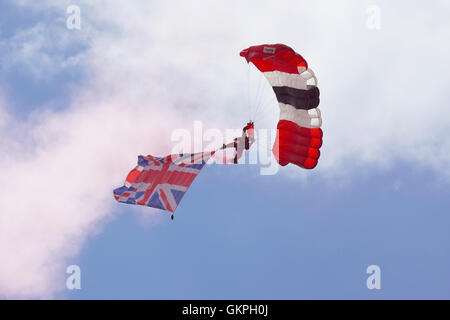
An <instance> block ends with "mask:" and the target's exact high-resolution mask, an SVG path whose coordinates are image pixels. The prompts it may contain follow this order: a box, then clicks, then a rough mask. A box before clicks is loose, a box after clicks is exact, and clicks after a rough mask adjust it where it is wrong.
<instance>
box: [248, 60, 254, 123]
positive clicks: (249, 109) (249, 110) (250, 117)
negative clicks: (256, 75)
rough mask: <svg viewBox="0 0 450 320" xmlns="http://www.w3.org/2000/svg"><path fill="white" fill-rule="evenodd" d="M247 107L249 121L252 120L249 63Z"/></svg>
mask: <svg viewBox="0 0 450 320" xmlns="http://www.w3.org/2000/svg"><path fill="white" fill-rule="evenodd" d="M247 106H248V116H249V119H250V120H252V119H253V118H252V117H253V115H252V105H251V101H250V62H249V63H248V64H247Z"/></svg>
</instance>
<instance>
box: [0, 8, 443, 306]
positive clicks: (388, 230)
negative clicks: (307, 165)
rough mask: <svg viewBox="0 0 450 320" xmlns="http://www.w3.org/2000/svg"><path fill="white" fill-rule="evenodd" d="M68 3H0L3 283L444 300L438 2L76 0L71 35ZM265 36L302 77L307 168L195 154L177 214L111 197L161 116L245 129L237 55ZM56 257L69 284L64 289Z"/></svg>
mask: <svg viewBox="0 0 450 320" xmlns="http://www.w3.org/2000/svg"><path fill="white" fill-rule="evenodd" d="M69 4H72V3H69V2H67V3H64V1H62V2H61V1H59V2H58V1H52V0H48V1H43V2H42V3H41V4H39V5H38V4H35V3H33V2H31V1H23V2H21V3H20V4H14V3H13V2H12V1H6V2H3V3H2V4H0V11H1V12H6V13H7V14H4V15H2V17H1V18H0V51H1V54H0V63H1V65H0V69H1V73H0V134H1V135H2V139H1V140H0V155H1V156H2V160H1V161H0V168H1V173H0V186H1V187H2V191H3V192H1V193H2V194H3V196H0V206H1V207H0V222H2V223H1V224H2V227H0V234H3V236H0V239H1V240H2V241H0V242H2V243H3V244H1V245H0V255H1V259H2V261H8V262H7V263H5V264H4V265H3V267H0V297H2V298H17V297H18V298H57V299H109V298H112V299H311V298H313V299H419V298H424V299H431V298H435V299H449V298H450V275H449V274H448V270H449V268H450V233H449V232H448V230H449V226H450V216H449V211H450V210H449V209H450V198H449V192H448V190H449V182H450V171H449V168H450V141H449V136H448V132H449V129H450V122H449V121H450V120H449V119H450V114H449V111H448V103H449V101H450V99H449V95H448V91H447V90H445V88H446V87H447V86H448V80H449V79H448V74H450V73H448V72H447V71H449V70H448V68H449V67H448V56H449V55H448V54H449V53H450V50H449V48H450V47H449V43H450V41H448V40H449V34H448V27H449V26H448V24H449V22H448V19H446V18H445V15H444V14H443V13H442V12H445V8H448V4H447V3H445V2H438V3H436V5H435V7H427V8H423V6H422V5H421V4H419V3H417V4H416V3H411V5H409V6H408V7H407V8H403V7H401V6H400V5H398V6H397V5H392V4H390V3H389V2H388V1H379V3H371V2H370V3H369V2H367V3H366V2H364V3H359V2H358V3H356V2H344V3H343V5H341V6H339V5H337V4H333V2H331V1H330V2H324V3H321V4H315V5H312V4H308V3H304V4H300V3H298V2H294V4H295V6H294V8H297V9H296V10H297V11H306V12H308V14H307V15H306V16H302V19H294V18H295V17H296V16H295V12H296V10H293V12H290V13H288V12H286V11H285V10H284V9H280V8H279V7H277V6H274V4H269V3H268V4H267V6H266V5H262V6H261V8H259V9H258V11H257V12H253V15H252V16H251V18H248V17H249V16H248V15H249V14H250V13H251V12H252V11H251V10H252V6H251V5H250V4H249V5H248V6H242V7H239V6H238V5H237V4H235V3H232V2H230V3H228V4H226V3H223V4H220V5H218V7H217V8H210V9H211V12H210V16H207V17H205V16H204V15H199V13H198V10H197V9H198V7H201V5H200V4H196V5H194V6H192V7H189V8H184V10H181V9H180V10H177V11H175V12H172V11H171V8H170V6H167V5H164V4H163V3H162V2H153V3H151V4H142V3H141V4H138V3H137V2H136V3H134V2H129V3H128V2H127V4H124V3H121V2H120V1H118V2H112V3H111V4H110V5H108V6H107V7H106V6H103V4H102V3H100V2H99V3H97V4H92V3H89V1H87V2H86V1H76V3H74V4H77V5H79V6H80V8H81V18H82V20H81V21H82V25H81V29H80V30H68V29H67V28H66V25H65V20H66V18H67V16H68V15H67V14H66V12H65V10H66V8H67V6H68V5H69ZM373 4H375V5H377V6H378V8H379V9H380V13H381V25H380V26H381V27H380V29H379V30H370V29H369V28H368V27H367V26H366V19H367V17H368V16H367V12H366V9H367V7H368V6H369V5H373ZM179 5H180V6H183V4H182V3H181V4H179ZM291 5H292V4H291ZM197 6H198V7H197ZM296 6H298V7H296ZM274 8H275V11H274ZM447 12H448V11H447ZM287 14H291V15H292V17H293V18H292V21H289V19H288V20H286V19H285V15H287ZM196 15H198V16H196ZM130 17H132V19H130ZM224 17H228V19H227V18H224ZM269 18H270V20H267V19H269ZM294 20H295V21H294ZM231 21H235V22H234V23H231ZM267 21H270V23H269V22H267ZM281 21H284V22H285V24H284V25H282V24H281ZM205 25H207V26H209V27H208V28H205ZM255 26H258V27H255ZM287 29H288V30H287ZM294 30H298V31H295V32H294ZM278 39H279V40H278ZM399 39H402V40H399ZM264 42H269V43H271V42H284V43H286V44H288V45H291V46H292V47H294V48H295V49H296V50H297V51H299V52H301V53H302V54H303V52H305V54H304V55H305V57H306V59H307V60H308V61H309V62H310V66H311V67H312V68H313V69H314V71H315V72H316V74H317V77H318V79H319V88H320V90H321V105H320V108H321V111H322V114H323V119H324V120H323V121H324V126H323V130H324V146H323V148H322V155H321V159H320V161H319V165H318V167H317V168H316V169H314V170H312V171H310V172H306V171H303V170H302V169H299V168H297V167H292V166H288V167H283V168H280V169H279V171H278V173H277V174H275V175H261V174H260V167H259V165H237V166H231V165H230V166H220V165H213V166H206V167H205V168H204V169H203V171H202V172H201V173H200V175H199V176H198V177H197V179H196V180H195V181H194V183H193V185H192V186H191V188H190V189H189V192H188V193H187V194H186V195H185V197H184V198H183V201H182V203H181V205H180V206H179V207H178V209H177V211H176V215H175V220H174V221H170V219H169V215H168V214H162V213H161V212H155V211H153V210H151V209H148V210H147V209H146V208H144V209H141V208H136V207H133V206H127V205H124V204H119V203H116V202H115V201H114V199H113V197H112V189H114V188H116V187H118V186H119V185H120V184H121V183H122V182H123V180H124V178H125V176H126V174H127V173H128V171H129V170H131V169H132V168H133V167H134V165H135V161H136V158H137V155H138V154H141V153H149V154H155V155H158V154H159V155H162V154H165V153H168V152H169V151H170V149H171V147H172V144H173V142H172V141H171V133H172V132H173V130H175V129H177V128H186V129H188V130H190V129H192V126H193V121H194V120H201V121H204V124H205V127H207V128H219V129H225V128H228V127H238V128H239V127H241V126H242V125H243V124H245V122H246V121H247V120H248V119H247V118H246V117H247V116H246V115H247V111H248V110H247V109H246V108H247V106H246V98H247V97H246V94H247V91H246V90H247V87H246V84H247V83H246V81H247V78H246V76H247V74H246V71H247V69H245V68H246V66H245V63H244V61H241V60H240V59H241V58H240V57H239V55H238V53H239V50H240V49H243V48H246V47H248V46H249V45H252V44H259V43H264ZM425 60H426V61H427V63H426V67H425V66H424V67H422V66H421V64H420V63H419V62H418V61H420V62H421V61H425ZM380 69H382V70H380ZM424 79H426V80H424ZM266 90H267V88H266ZM268 95H269V98H268V99H267V100H266V103H267V105H268V108H270V106H271V103H273V106H274V107H276V103H275V102H274V101H271V100H270V93H269V94H268ZM266 107H267V106H266ZM244 109H245V110H244ZM271 117H272V116H271V115H269V117H268V118H269V119H268V120H267V119H266V120H267V123H264V125H267V126H270V125H273V124H274V123H276V118H274V117H272V118H273V119H272V118H271ZM256 125H257V126H258V124H256ZM24 186H25V189H26V192H27V193H28V194H29V197H27V198H26V199H23V193H24V191H23V188H24ZM49 193H50V194H51V196H50V195H49ZM72 264H76V265H79V266H80V268H81V275H82V289H81V290H73V291H70V290H67V289H65V288H64V285H65V278H66V277H67V275H66V274H65V268H66V267H67V266H68V265H72ZM369 265H378V266H380V268H381V286H382V288H381V290H368V289H367V287H366V279H367V277H368V276H369V275H368V274H366V268H367V267H368V266H369Z"/></svg>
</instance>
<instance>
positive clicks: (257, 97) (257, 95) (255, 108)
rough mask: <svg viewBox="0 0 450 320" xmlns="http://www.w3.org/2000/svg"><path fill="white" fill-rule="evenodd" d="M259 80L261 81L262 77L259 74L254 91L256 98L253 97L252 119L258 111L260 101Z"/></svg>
mask: <svg viewBox="0 0 450 320" xmlns="http://www.w3.org/2000/svg"><path fill="white" fill-rule="evenodd" d="M261 80H262V75H261V74H260V73H258V86H257V89H256V96H255V103H254V105H255V107H254V109H253V114H252V118H254V117H255V116H256V113H257V111H258V106H259V100H260V99H259V98H260V97H259V96H260V91H261V82H262V81H261Z"/></svg>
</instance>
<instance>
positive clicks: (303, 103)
mask: <svg viewBox="0 0 450 320" xmlns="http://www.w3.org/2000/svg"><path fill="white" fill-rule="evenodd" d="M240 55H241V56H242V57H244V58H245V59H246V60H247V62H248V63H250V62H251V63H253V64H254V65H255V67H256V68H258V70H259V71H261V72H262V73H263V74H264V76H265V77H266V78H267V80H268V81H269V83H270V85H271V86H272V88H273V91H274V92H275V95H276V98H277V100H278V103H279V107H280V119H279V121H278V125H277V137H276V140H275V143H274V145H273V148H272V152H273V154H274V156H275V158H276V159H277V161H278V163H279V164H280V165H282V166H285V165H287V164H288V163H293V164H296V165H298V166H300V167H302V168H305V169H312V168H314V167H315V166H316V165H317V161H318V159H319V156H320V151H319V148H320V147H321V145H322V136H323V132H322V129H320V127H321V125H322V118H321V114H320V110H319V109H318V108H317V106H318V105H319V89H318V87H317V78H316V76H315V75H314V72H313V71H312V70H311V69H309V68H308V63H307V62H306V60H305V59H304V58H303V57H302V56H301V55H300V54H298V53H296V52H295V51H294V50H293V49H292V48H290V47H288V46H286V45H284V44H263V45H258V46H252V47H249V48H247V49H245V50H242V51H241V53H240Z"/></svg>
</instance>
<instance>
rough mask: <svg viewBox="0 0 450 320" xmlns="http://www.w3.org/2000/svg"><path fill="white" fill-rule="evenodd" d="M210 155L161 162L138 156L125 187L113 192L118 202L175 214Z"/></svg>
mask: <svg viewBox="0 0 450 320" xmlns="http://www.w3.org/2000/svg"><path fill="white" fill-rule="evenodd" d="M213 154H214V151H213V152H207V153H204V152H201V153H192V154H179V155H169V156H166V157H163V158H160V157H153V156H151V155H148V156H139V157H138V165H137V167H136V168H134V169H133V170H131V172H130V173H129V174H128V176H127V179H126V181H125V185H124V186H122V187H120V188H117V189H115V190H114V198H116V200H117V201H119V202H124V203H128V204H137V205H142V206H149V207H153V208H158V209H163V210H167V211H170V212H174V211H175V209H176V208H177V207H178V205H179V203H180V201H181V199H182V198H183V196H184V194H185V193H186V191H187V190H188V188H189V186H190V185H191V183H192V182H193V181H194V179H195V177H197V175H198V174H199V173H200V170H201V169H202V168H203V166H204V165H205V164H206V162H207V161H208V159H209V158H210V157H211V156H212V155H213Z"/></svg>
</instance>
